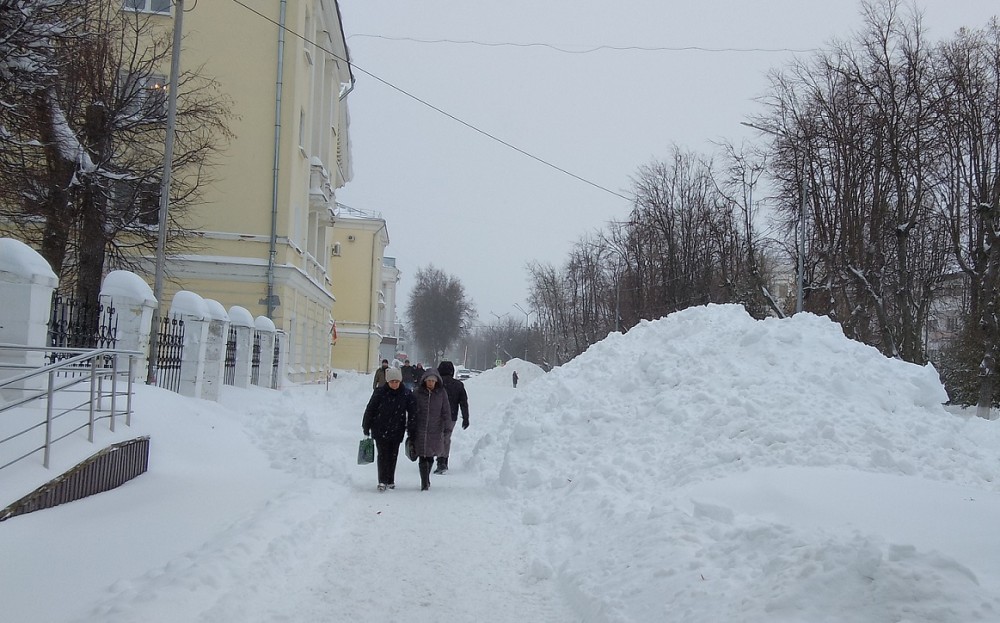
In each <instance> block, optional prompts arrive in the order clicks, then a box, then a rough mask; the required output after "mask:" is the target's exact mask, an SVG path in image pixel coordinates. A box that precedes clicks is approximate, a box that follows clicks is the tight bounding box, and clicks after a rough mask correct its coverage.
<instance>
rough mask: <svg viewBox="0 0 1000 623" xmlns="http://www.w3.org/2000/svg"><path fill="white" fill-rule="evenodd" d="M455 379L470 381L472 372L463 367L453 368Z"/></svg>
mask: <svg viewBox="0 0 1000 623" xmlns="http://www.w3.org/2000/svg"><path fill="white" fill-rule="evenodd" d="M455 378H456V379H458V380H459V381H464V380H465V379H470V378H472V370H470V369H468V368H463V367H458V368H455Z"/></svg>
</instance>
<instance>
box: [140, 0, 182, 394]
mask: <svg viewBox="0 0 1000 623" xmlns="http://www.w3.org/2000/svg"><path fill="white" fill-rule="evenodd" d="M183 21H184V0H174V32H173V43H172V45H173V47H172V48H171V49H170V82H169V83H168V84H169V87H168V88H169V91H167V128H166V137H165V140H164V144H163V175H162V176H161V177H160V210H159V222H158V227H159V228H158V229H157V232H156V265H155V268H154V269H153V298H154V299H156V307H154V308H153V318H152V321H151V330H150V332H149V363H148V369H147V371H146V383H147V384H149V385H152V384H155V383H157V382H158V380H157V378H156V376H157V370H158V368H159V366H160V358H159V352H158V351H159V350H160V310H161V309H162V308H163V272H164V266H163V265H164V264H165V248H166V241H167V210H168V209H169V206H170V174H171V172H172V169H173V159H174V135H175V134H176V129H177V90H178V85H179V84H180V73H181V33H182V32H183V27H182V24H183Z"/></svg>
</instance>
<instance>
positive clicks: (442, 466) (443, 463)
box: [434, 456, 448, 474]
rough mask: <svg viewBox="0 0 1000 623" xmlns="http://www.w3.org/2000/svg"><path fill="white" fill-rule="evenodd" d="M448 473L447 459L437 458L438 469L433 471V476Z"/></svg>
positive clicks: (443, 457)
mask: <svg viewBox="0 0 1000 623" xmlns="http://www.w3.org/2000/svg"><path fill="white" fill-rule="evenodd" d="M447 471H448V457H446V456H439V457H438V467H437V469H436V470H434V473H435V474H444V473H445V472H447Z"/></svg>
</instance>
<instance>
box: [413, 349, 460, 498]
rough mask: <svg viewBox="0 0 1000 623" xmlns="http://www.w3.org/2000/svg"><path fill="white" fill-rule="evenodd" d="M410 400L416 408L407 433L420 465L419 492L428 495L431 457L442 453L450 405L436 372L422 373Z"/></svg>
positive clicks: (449, 421) (431, 465)
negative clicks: (412, 400)
mask: <svg viewBox="0 0 1000 623" xmlns="http://www.w3.org/2000/svg"><path fill="white" fill-rule="evenodd" d="M413 398H414V402H415V403H416V404H415V405H414V406H415V409H414V412H413V416H412V417H411V418H410V423H409V426H407V433H409V435H410V438H411V439H413V447H414V449H415V450H416V454H417V457H418V458H417V461H418V463H419V464H420V490H421V491H427V490H428V489H430V488H431V468H432V467H433V466H434V457H435V456H437V455H439V454H441V453H442V452H444V440H443V439H442V436H443V434H444V430H445V428H447V427H448V425H450V424H451V403H449V402H448V392H447V391H446V390H445V388H444V383H443V382H442V381H441V375H440V374H438V371H437V370H435V369H433V368H430V369H428V370H427V372H425V373H424V376H423V378H422V379H421V380H420V385H419V386H418V387H417V388H416V389H415V390H414V391H413Z"/></svg>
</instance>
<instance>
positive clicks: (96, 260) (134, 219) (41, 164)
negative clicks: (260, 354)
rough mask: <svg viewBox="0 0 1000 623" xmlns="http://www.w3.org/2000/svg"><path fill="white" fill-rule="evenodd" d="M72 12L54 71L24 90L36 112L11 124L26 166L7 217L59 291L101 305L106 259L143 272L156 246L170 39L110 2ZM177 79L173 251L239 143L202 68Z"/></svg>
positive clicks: (143, 17) (56, 44) (56, 43)
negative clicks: (194, 206)
mask: <svg viewBox="0 0 1000 623" xmlns="http://www.w3.org/2000/svg"><path fill="white" fill-rule="evenodd" d="M73 5H74V7H75V9H76V13H75V14H74V20H75V21H74V22H73V26H74V31H73V32H72V33H68V34H66V35H61V34H60V35H58V36H54V37H53V39H52V41H53V43H52V46H51V48H52V55H53V58H54V59H55V62H54V67H55V69H56V71H55V72H54V73H50V74H49V75H47V76H46V77H45V79H44V80H40V81H38V83H37V84H36V85H35V88H34V89H32V90H31V91H30V92H27V93H24V92H22V95H23V97H24V101H25V102H26V104H27V105H29V106H30V108H31V110H32V113H33V114H32V115H31V116H30V117H28V118H23V117H16V116H8V117H5V118H4V120H3V123H4V125H6V126H7V127H8V128H9V133H10V134H11V135H12V136H15V137H17V141H18V146H19V149H18V151H17V156H16V158H17V160H18V161H19V166H13V167H5V168H4V171H3V175H4V176H5V179H6V180H8V183H9V184H10V187H11V188H14V189H16V196H14V197H12V198H11V199H12V200H10V201H7V202H5V203H4V206H3V209H4V213H3V215H2V216H4V217H5V218H6V219H7V221H8V222H9V223H10V226H11V227H13V228H14V229H15V231H16V232H17V233H18V235H19V237H21V238H22V239H24V240H26V241H28V242H30V243H34V244H36V245H37V246H38V247H39V249H40V250H41V253H42V255H43V256H44V257H45V258H46V259H47V260H48V261H49V264H50V265H51V266H52V268H53V270H55V271H56V272H57V274H59V276H60V279H61V282H62V286H63V287H72V288H74V289H75V290H76V294H77V296H78V297H80V298H81V299H83V300H89V301H96V298H97V294H98V292H99V289H100V284H101V280H102V278H103V275H104V273H105V272H106V269H107V266H108V264H109V263H110V264H111V265H112V266H114V267H135V262H136V258H137V255H138V254H141V253H142V252H144V251H145V252H147V253H152V251H153V250H154V249H155V246H156V227H155V225H156V223H157V208H158V203H159V199H158V186H159V179H160V176H161V171H162V160H163V157H162V146H163V143H164V131H165V120H166V106H165V101H166V99H165V96H166V86H165V85H166V81H165V77H164V76H161V75H159V74H158V73H157V72H158V71H159V68H160V67H162V66H164V65H166V64H167V63H166V61H167V60H168V58H169V55H170V44H169V37H168V36H167V34H166V33H163V32H162V30H160V29H156V28H155V27H154V24H153V22H152V21H151V20H150V16H149V15H147V14H143V13H139V12H135V11H128V10H122V9H121V7H120V6H119V5H115V4H114V3H108V2H104V1H103V0H82V1H80V2H76V3H73ZM179 83H180V84H179V91H178V113H177V124H178V127H177V142H176V148H175V157H174V167H175V169H176V173H175V176H174V180H175V183H174V184H173V185H172V186H171V195H172V196H171V223H170V225H171V227H170V229H171V233H172V234H173V235H172V236H171V237H170V240H171V245H172V247H173V248H176V245H177V244H178V243H179V242H180V240H181V238H183V235H182V233H183V232H184V228H183V227H182V223H183V213H184V208H185V206H187V205H190V204H191V203H192V202H194V201H196V200H197V198H198V194H199V189H200V188H201V187H202V186H203V185H204V184H205V183H206V182H208V181H210V179H211V178H210V170H211V165H212V162H213V158H214V157H215V156H216V155H217V154H218V153H219V151H220V150H221V149H222V148H223V147H224V145H225V143H226V142H227V141H228V139H229V138H230V136H231V135H230V133H229V130H228V128H227V125H226V123H227V120H228V118H229V115H230V112H229V110H230V107H229V102H228V99H227V98H225V97H224V96H222V95H220V93H219V89H218V85H217V84H216V83H215V82H214V81H212V80H211V79H209V78H206V77H204V76H203V75H202V69H201V68H197V69H195V70H192V71H188V72H185V74H184V75H182V76H181V77H180V80H179Z"/></svg>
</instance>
